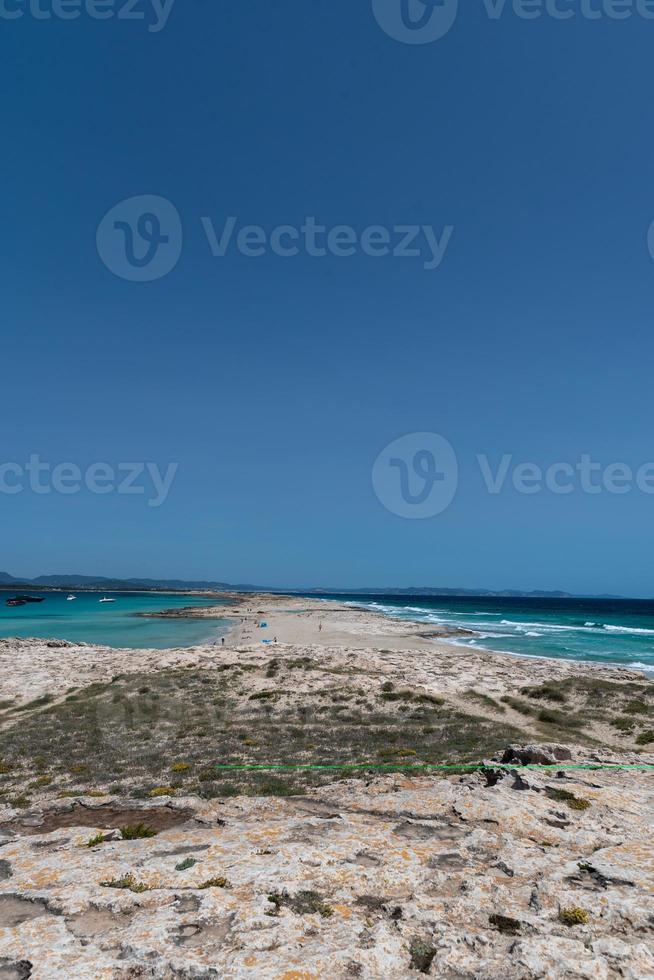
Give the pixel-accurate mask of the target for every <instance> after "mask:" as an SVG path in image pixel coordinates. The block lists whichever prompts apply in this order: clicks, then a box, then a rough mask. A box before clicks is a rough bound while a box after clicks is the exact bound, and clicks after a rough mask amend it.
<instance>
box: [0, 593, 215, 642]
mask: <svg viewBox="0 0 654 980" xmlns="http://www.w3.org/2000/svg"><path fill="white" fill-rule="evenodd" d="M15 594H20V593H15V592H0V636H21V637H26V636H35V637H47V638H55V639H58V640H71V641H76V642H79V641H82V642H84V643H98V644H102V645H103V646H111V647H132V648H139V647H142V648H145V647H152V648H154V649H158V650H164V649H166V648H167V647H183V646H193V645H194V644H198V643H204V642H211V641H212V640H215V639H216V638H217V637H219V636H220V635H221V634H223V633H224V632H225V630H226V628H227V620H224V619H223V620H217V619H144V618H141V617H139V616H135V615H134V613H137V612H152V611H155V610H161V609H177V608H181V607H182V606H217V605H221V603H220V601H219V600H217V599H195V598H192V597H191V596H188V595H171V594H166V595H162V594H161V593H151V592H141V593H129V594H126V593H124V592H104V593H98V592H70V593H69V592H34V593H27V594H30V595H35V596H39V595H42V596H45V601H44V602H39V603H29V604H28V605H26V606H16V607H11V606H7V605H6V600H7V599H9V598H11V597H12V596H14V595H15ZM68 595H76V596H77V598H76V599H75V600H74V601H73V602H68V601H67V598H66V597H67V596H68ZM103 596H107V598H110V599H115V600H116V601H115V602H100V599H102V598H103Z"/></svg>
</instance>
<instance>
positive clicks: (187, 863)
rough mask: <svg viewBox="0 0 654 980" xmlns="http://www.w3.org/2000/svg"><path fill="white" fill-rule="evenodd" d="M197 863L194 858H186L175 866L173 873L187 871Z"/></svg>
mask: <svg viewBox="0 0 654 980" xmlns="http://www.w3.org/2000/svg"><path fill="white" fill-rule="evenodd" d="M197 863H198V862H197V861H196V860H195V858H191V857H189V858H186V860H184V861H180V862H179V864H176V865H175V871H188V869H189V868H192V867H194V866H195V865H196V864H197Z"/></svg>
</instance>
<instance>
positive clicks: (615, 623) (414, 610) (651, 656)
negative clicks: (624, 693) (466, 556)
mask: <svg viewBox="0 0 654 980" xmlns="http://www.w3.org/2000/svg"><path fill="white" fill-rule="evenodd" d="M325 598H326V597H325ZM330 598H335V599H339V600H340V601H341V602H350V603H353V604H354V605H357V606H365V607H367V608H370V609H375V610H377V611H378V612H382V613H384V614H386V615H387V616H392V617H394V618H399V619H414V620H418V621H419V622H421V623H424V624H425V625H426V626H429V625H432V624H433V625H434V627H438V626H441V625H446V626H454V627H460V628H462V629H465V630H470V631H471V632H470V634H469V635H467V636H462V637H460V638H457V639H456V643H458V644H461V645H463V646H470V647H481V648H484V649H487V650H499V651H504V652H506V653H515V654H520V655H522V656H533V657H554V658H556V659H564V660H588V661H593V662H597V663H613V664H619V665H620V666H622V667H634V668H636V669H640V670H645V671H647V672H648V673H654V601H652V600H649V599H576V598H561V599H559V598H513V597H504V596H502V597H495V596H493V597H485V596H484V597H478V596H474V597H470V596H448V597H447V598H441V597H431V596H430V597H425V596H419V595H413V596H407V595H403V596H401V597H400V596H380V595H374V594H368V595H364V594H360V595H357V596H354V595H352V594H349V595H348V594H342V595H330Z"/></svg>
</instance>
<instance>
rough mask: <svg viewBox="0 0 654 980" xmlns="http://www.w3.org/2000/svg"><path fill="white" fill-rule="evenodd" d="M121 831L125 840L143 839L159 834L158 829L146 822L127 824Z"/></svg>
mask: <svg viewBox="0 0 654 980" xmlns="http://www.w3.org/2000/svg"><path fill="white" fill-rule="evenodd" d="M120 833H121V836H122V838H123V840H142V839H143V838H145V837H156V834H157V832H156V830H153V829H152V828H151V827H148V826H147V824H144V823H137V824H132V825H130V824H127V825H126V826H125V827H121V828H120Z"/></svg>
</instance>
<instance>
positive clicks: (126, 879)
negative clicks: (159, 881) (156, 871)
mask: <svg viewBox="0 0 654 980" xmlns="http://www.w3.org/2000/svg"><path fill="white" fill-rule="evenodd" d="M100 885H101V886H102V887H103V888H126V889H128V890H129V891H131V892H136V893H137V894H138V893H140V892H147V891H148V890H149V889H148V886H147V885H146V884H145V883H144V882H142V881H138V880H137V879H136V877H135V876H134V875H133V874H132V872H131V871H130V872H129V873H128V874H126V875H123V876H122V878H111V879H110V880H109V881H101V882H100Z"/></svg>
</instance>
